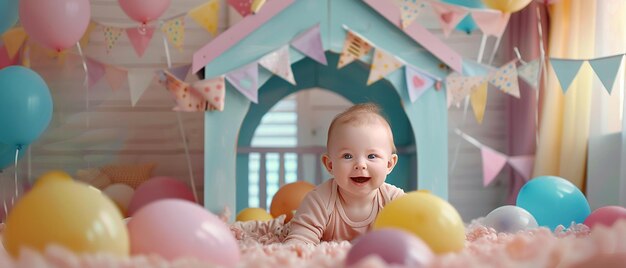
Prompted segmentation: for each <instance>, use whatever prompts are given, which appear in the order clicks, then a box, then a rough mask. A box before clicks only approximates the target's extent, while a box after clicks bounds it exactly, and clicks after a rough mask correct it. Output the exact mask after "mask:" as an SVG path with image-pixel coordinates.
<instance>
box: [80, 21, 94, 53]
mask: <svg viewBox="0 0 626 268" xmlns="http://www.w3.org/2000/svg"><path fill="white" fill-rule="evenodd" d="M95 28H96V24H95V23H94V22H93V21H90V22H89V25H87V30H85V34H83V37H81V38H80V41H78V42H80V47H81V48H83V49H84V48H85V47H86V46H87V45H88V44H89V37H90V36H91V32H93V30H94V29H95Z"/></svg>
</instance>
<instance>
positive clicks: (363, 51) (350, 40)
mask: <svg viewBox="0 0 626 268" xmlns="http://www.w3.org/2000/svg"><path fill="white" fill-rule="evenodd" d="M371 49H372V46H371V45H370V44H369V43H368V42H367V41H365V40H363V39H362V38H360V37H358V36H357V35H355V34H354V33H352V32H351V31H348V33H347V34H346V40H345V41H344V43H343V50H342V51H341V55H340V56H339V63H338V64H337V69H341V68H343V66H346V65H348V64H350V63H351V62H353V61H354V60H355V59H359V58H361V57H362V56H363V55H367V54H368V53H370V50H371Z"/></svg>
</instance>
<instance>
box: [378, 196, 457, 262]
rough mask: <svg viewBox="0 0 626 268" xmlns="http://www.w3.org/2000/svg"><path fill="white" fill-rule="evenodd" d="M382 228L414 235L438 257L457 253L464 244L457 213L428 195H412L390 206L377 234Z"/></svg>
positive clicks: (380, 217)
mask: <svg viewBox="0 0 626 268" xmlns="http://www.w3.org/2000/svg"><path fill="white" fill-rule="evenodd" d="M382 228H398V229H403V230H405V231H408V232H410V233H413V234H415V235H416V236H417V237H419V238H420V239H422V240H423V241H424V242H425V243H426V244H428V246H430V248H431V249H432V250H433V251H434V252H435V253H446V252H451V251H458V250H461V249H463V247H464V243H465V226H464V224H463V220H461V216H460V215H459V213H458V212H457V211H456V209H454V207H452V205H450V203H448V202H446V201H445V200H443V199H441V198H439V197H437V196H435V195H433V194H429V193H425V192H410V193H407V194H406V195H404V196H402V197H399V198H397V199H395V200H393V201H391V203H389V204H387V205H386V206H385V207H384V208H383V210H382V211H381V212H380V213H379V214H378V217H377V218H376V221H374V229H375V230H376V229H382Z"/></svg>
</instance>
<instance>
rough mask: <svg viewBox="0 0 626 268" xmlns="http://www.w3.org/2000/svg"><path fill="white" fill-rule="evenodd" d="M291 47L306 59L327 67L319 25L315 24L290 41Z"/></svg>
mask: <svg viewBox="0 0 626 268" xmlns="http://www.w3.org/2000/svg"><path fill="white" fill-rule="evenodd" d="M291 46H292V47H293V48H295V49H296V50H298V51H300V52H302V53H303V54H304V55H306V56H307V57H309V58H311V59H313V60H315V61H317V62H319V63H321V64H323V65H328V63H327V61H326V54H325V53H324V47H323V45H322V36H321V35H320V25H319V24H316V25H315V26H313V27H311V28H310V29H308V30H306V31H305V32H303V33H302V34H300V35H298V36H296V37H295V38H294V39H293V40H292V41H291Z"/></svg>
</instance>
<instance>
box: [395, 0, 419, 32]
mask: <svg viewBox="0 0 626 268" xmlns="http://www.w3.org/2000/svg"><path fill="white" fill-rule="evenodd" d="M395 2H396V4H397V5H398V6H399V8H400V19H401V20H402V28H403V29H405V28H407V27H409V25H411V23H412V22H413V21H414V20H415V19H416V18H417V16H419V14H420V12H421V11H422V9H424V7H426V4H424V2H423V1H421V0H420V1H415V0H395Z"/></svg>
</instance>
